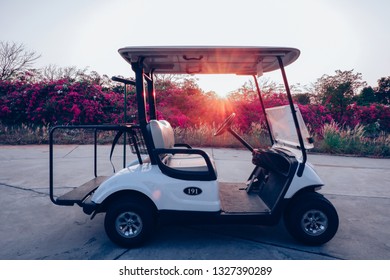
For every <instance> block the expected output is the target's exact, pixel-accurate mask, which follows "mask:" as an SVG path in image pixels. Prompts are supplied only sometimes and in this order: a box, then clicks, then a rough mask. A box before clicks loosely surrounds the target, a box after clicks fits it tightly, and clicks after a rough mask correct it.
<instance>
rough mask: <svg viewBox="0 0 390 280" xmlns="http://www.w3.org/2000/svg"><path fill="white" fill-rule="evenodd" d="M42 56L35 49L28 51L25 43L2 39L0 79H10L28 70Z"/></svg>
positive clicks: (0, 45) (0, 44)
mask: <svg viewBox="0 0 390 280" xmlns="http://www.w3.org/2000/svg"><path fill="white" fill-rule="evenodd" d="M38 58H40V55H37V54H36V52H35V51H27V50H26V49H25V46H24V45H23V44H17V43H14V42H13V43H9V42H3V41H0V80H8V79H10V78H12V77H14V76H15V75H16V74H17V73H19V72H21V71H24V70H27V69H28V68H30V67H31V66H32V65H33V63H34V62H35V61H36V60H37V59H38Z"/></svg>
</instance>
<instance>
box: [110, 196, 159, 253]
mask: <svg viewBox="0 0 390 280" xmlns="http://www.w3.org/2000/svg"><path fill="white" fill-rule="evenodd" d="M154 216H155V215H154V211H153V210H152V209H151V207H148V206H147V204H146V205H145V204H144V203H142V201H139V202H134V201H122V200H121V201H118V202H113V203H111V204H110V207H109V208H108V209H107V213H106V217H105V220H104V228H105V230H106V234H107V236H108V237H109V238H110V239H111V241H112V242H114V243H116V244H117V245H119V246H122V247H126V248H131V247H138V246H140V245H142V244H144V243H145V242H146V241H147V240H148V239H149V237H150V235H151V233H152V232H153V228H154V226H155V219H154Z"/></svg>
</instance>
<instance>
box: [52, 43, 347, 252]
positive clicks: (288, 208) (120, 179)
mask: <svg viewBox="0 0 390 280" xmlns="http://www.w3.org/2000/svg"><path fill="white" fill-rule="evenodd" d="M119 53H120V55H121V56H122V57H123V58H124V59H125V60H126V61H127V62H128V63H129V64H130V65H131V67H132V70H133V71H134V72H135V80H134V81H133V80H125V79H120V78H115V80H116V81H121V82H123V83H125V84H131V85H133V86H135V88H136V97H137V105H138V123H137V124H123V125H99V126H88V125H84V126H83V125H81V126H72V127H69V126H66V127H64V126H57V127H54V128H52V129H51V131H50V198H51V200H52V201H53V203H55V204H57V205H74V204H77V205H79V206H81V207H82V208H83V210H84V212H85V213H86V214H92V217H91V218H93V217H94V215H95V214H96V213H100V212H105V213H106V216H105V230H106V233H107V235H108V236H109V238H110V239H111V240H112V241H113V242H115V243H117V244H119V245H121V246H125V247H133V246H139V245H141V244H142V243H143V242H145V241H146V240H147V239H148V238H149V237H150V236H151V234H152V233H153V228H154V227H155V225H156V224H165V223H172V222H174V223H194V224H195V223H201V224H207V223H213V224H217V223H225V224H226V223H227V224H258V225H275V224H276V223H278V222H279V221H280V219H281V218H284V222H285V225H286V228H287V230H288V231H289V232H290V234H291V235H292V236H293V237H294V238H296V239H297V240H299V241H301V242H303V243H305V244H309V245H319V244H323V243H325V242H328V241H329V240H330V239H332V238H333V236H334V235H335V234H336V232H337V229H338V224H339V220H338V215H337V212H336V210H335V208H334V207H333V205H332V204H331V203H330V202H329V201H328V200H327V199H326V198H324V196H323V195H321V194H319V193H317V192H316V191H317V190H318V189H320V188H321V187H322V186H323V182H322V181H321V179H320V178H319V177H318V175H317V174H316V173H315V171H314V170H313V167H312V166H311V165H310V164H309V163H308V162H307V155H306V150H307V149H310V148H312V147H313V144H312V140H311V138H310V136H309V134H308V132H307V129H306V126H305V123H304V122H303V119H302V116H301V114H300V112H299V109H298V107H297V106H295V105H294V104H293V101H292V97H291V93H290V89H289V85H288V82H287V78H286V74H285V70H284V67H285V66H287V65H289V64H291V63H292V62H294V61H295V60H296V59H297V58H298V56H299V54H300V52H299V50H297V49H293V48H280V47H126V48H122V49H120V50H119ZM278 69H280V70H281V73H282V76H283V80H284V83H285V89H286V94H287V97H288V100H289V105H287V106H280V107H276V108H267V109H266V108H264V104H263V100H262V95H261V92H260V89H259V85H258V82H257V76H259V75H262V74H263V73H265V72H270V71H273V70H278ZM232 73H233V74H237V75H250V76H253V78H254V81H255V84H256V86H257V91H258V96H259V102H260V103H261V105H262V108H263V111H264V112H265V117H266V126H267V129H268V132H269V135H270V140H271V145H270V147H269V148H268V149H261V150H260V149H254V148H253V147H251V146H250V145H249V144H248V143H247V142H246V141H245V140H244V139H242V138H241V137H240V136H239V135H238V134H237V133H236V132H235V131H234V130H233V129H232V128H231V126H232V123H233V121H234V117H235V114H234V113H233V114H232V115H230V116H229V117H228V118H227V119H226V120H225V121H224V123H223V124H222V125H221V126H220V127H219V129H218V130H217V131H216V132H215V136H218V135H221V134H222V133H224V132H226V131H228V132H230V133H231V134H232V135H233V136H234V137H236V138H237V139H238V140H239V141H240V142H241V143H242V144H243V145H244V146H245V147H246V148H247V149H248V150H249V151H250V152H251V153H252V155H253V157H252V162H253V164H254V165H253V170H248V174H249V176H248V180H247V182H242V183H223V182H219V181H218V175H217V174H218V173H217V169H216V165H215V163H214V160H213V158H212V157H211V156H210V155H209V154H208V153H206V152H205V151H203V150H201V149H194V148H192V147H191V146H189V145H187V144H180V143H175V137H174V131H173V129H172V127H171V125H170V124H169V122H167V121H165V120H158V119H157V114H156V93H155V89H154V74H232ZM157 94H158V93H157ZM125 108H126V107H125ZM147 108H148V110H147ZM73 128H74V129H93V130H94V131H95V136H96V131H99V130H114V131H118V133H117V136H116V137H115V139H114V141H113V142H114V143H113V145H112V149H111V155H112V152H113V149H114V147H115V144H116V143H117V141H118V139H119V137H121V136H122V135H124V145H126V139H127V143H129V146H130V148H131V150H132V152H133V153H135V154H136V155H137V160H136V161H134V162H132V163H130V164H126V163H125V160H124V168H123V169H122V170H120V171H118V172H116V173H114V174H113V175H112V176H109V177H104V176H103V177H101V176H98V175H97V172H96V160H97V157H96V137H95V176H94V178H93V179H92V180H91V181H89V182H87V183H85V184H83V185H82V186H80V187H78V188H75V189H73V190H72V191H70V192H68V193H65V194H63V195H61V196H55V195H54V171H53V170H54V168H53V165H54V163H53V160H54V158H53V150H54V132H55V131H56V130H58V129H73ZM126 136H127V137H126ZM125 153H126V150H124V158H125Z"/></svg>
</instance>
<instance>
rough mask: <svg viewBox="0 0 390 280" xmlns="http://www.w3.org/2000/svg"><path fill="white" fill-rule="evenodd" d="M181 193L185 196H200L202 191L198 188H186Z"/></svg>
mask: <svg viewBox="0 0 390 280" xmlns="http://www.w3.org/2000/svg"><path fill="white" fill-rule="evenodd" d="M183 191H184V193H185V194H187V195H200V194H201V193H202V189H200V188H198V187H187V188H185V189H184V190H183Z"/></svg>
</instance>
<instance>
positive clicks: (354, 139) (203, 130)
mask: <svg viewBox="0 0 390 280" xmlns="http://www.w3.org/2000/svg"><path fill="white" fill-rule="evenodd" d="M174 130H175V141H176V143H187V144H190V145H191V146H194V147H226V148H239V149H240V148H243V145H242V144H241V143H240V142H238V141H237V140H236V139H235V138H234V137H233V136H232V135H231V134H230V133H224V134H222V135H221V136H217V137H214V136H213V134H214V132H215V131H216V127H215V126H210V125H206V124H204V125H199V126H196V127H191V128H185V129H184V128H179V127H178V128H175V129H174ZM237 132H238V133H239V134H240V135H242V137H243V138H244V139H245V141H247V142H248V143H249V144H250V145H251V146H253V147H255V148H265V147H267V146H268V145H269V144H270V140H269V137H268V134H267V132H266V131H265V130H264V129H263V128H262V127H261V126H260V125H255V124H254V125H252V126H251V129H250V131H249V133H246V134H243V133H240V132H239V131H237ZM115 133H116V132H113V131H106V132H99V133H98V143H99V144H110V143H112V140H113V138H114V137H115ZM55 137H56V138H55V139H56V143H57V144H80V143H83V144H92V143H93V132H92V131H87V130H81V129H80V130H71V131H70V130H69V131H66V130H59V131H57V132H56V134H55ZM315 138H316V143H315V148H314V149H313V150H312V151H313V152H319V153H327V154H338V155H355V156H369V157H386V158H387V157H390V135H389V134H386V133H384V132H381V133H380V134H379V135H378V136H376V137H368V136H367V135H366V129H365V127H364V126H362V125H357V126H356V127H354V128H349V127H342V126H340V125H338V124H337V123H330V124H326V125H325V126H324V127H323V129H322V132H321V134H320V135H317V136H316V137H315ZM48 143H49V128H48V127H47V126H33V125H19V126H7V125H3V124H1V123H0V144H1V145H27V144H48Z"/></svg>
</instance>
